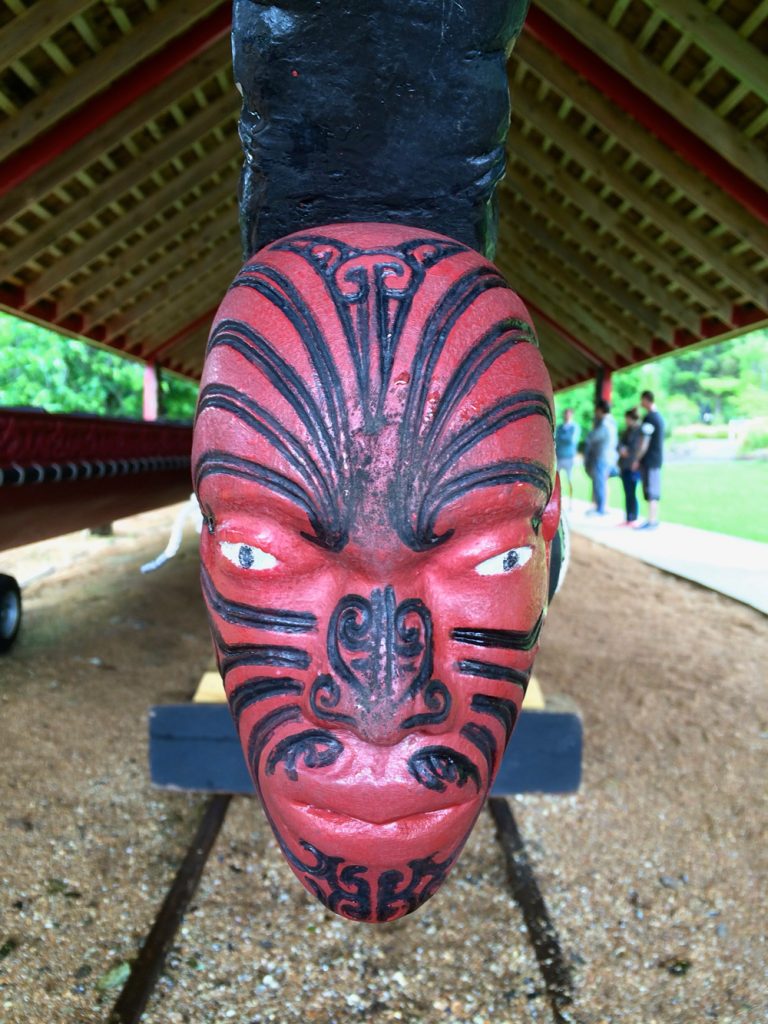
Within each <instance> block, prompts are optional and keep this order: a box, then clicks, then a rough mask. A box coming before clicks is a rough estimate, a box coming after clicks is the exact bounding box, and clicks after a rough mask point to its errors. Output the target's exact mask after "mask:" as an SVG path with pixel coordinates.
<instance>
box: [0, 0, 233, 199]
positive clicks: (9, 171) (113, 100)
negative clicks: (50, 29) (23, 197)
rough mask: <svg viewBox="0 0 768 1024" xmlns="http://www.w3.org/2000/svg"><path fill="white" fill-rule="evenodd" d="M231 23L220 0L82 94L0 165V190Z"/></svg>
mask: <svg viewBox="0 0 768 1024" xmlns="http://www.w3.org/2000/svg"><path fill="white" fill-rule="evenodd" d="M231 25H232V4H231V2H230V0H227V3H223V4H221V5H220V6H219V7H217V8H216V10H215V11H213V12H212V13H211V14H209V15H208V17H206V18H203V19H202V20H201V21H199V22H197V24H195V25H193V26H192V28H190V29H188V31H187V32H185V33H184V35H181V36H178V37H177V38H176V39H173V40H172V41H171V42H170V43H168V45H167V46H166V47H164V48H163V49H162V50H161V51H160V52H159V53H156V54H154V55H153V56H152V57H149V58H148V59H147V60H145V61H143V62H142V63H141V64H139V65H137V67H135V68H134V69H133V71H130V72H128V74H127V75H124V76H123V77H122V78H120V79H119V80H118V81H117V82H113V83H112V84H111V85H110V86H109V87H108V88H107V89H106V90H105V91H104V92H103V93H101V94H100V95H98V96H96V97H95V98H93V99H91V100H87V101H86V102H85V103H83V105H82V106H80V107H78V108H77V110H75V111H74V113H72V114H69V115H68V116H67V117H65V118H63V119H62V120H61V121H59V122H57V123H56V124H55V125H54V126H53V127H52V128H50V129H48V131H46V132H44V133H43V134H42V135H40V136H38V138H36V139H35V140H34V142H31V143H30V144H29V145H28V146H25V147H24V149H22V150H20V151H19V152H18V153H14V155H13V156H11V157H9V158H8V159H7V160H6V161H5V162H4V163H3V164H2V165H0V196H2V195H5V194H6V193H7V192H10V190H11V189H13V188H16V187H17V186H18V185H20V184H21V183H22V182H23V181H26V179H27V178H29V177H30V176H31V175H32V174H34V173H35V172H36V171H39V170H40V168H41V167H45V165H46V164H49V163H50V162H51V161H52V160H55V159H56V157H57V156H59V155H60V154H61V153H63V152H64V150H66V149H70V148H71V147H72V146H74V145H76V144H77V143H78V142H81V141H82V140H83V139H84V138H85V137H86V136H87V135H89V134H90V133H91V132H92V131H95V129H96V128H99V127H100V126H101V125H102V124H105V123H106V122H107V121H109V120H111V119H112V118H113V117H116V116H117V115H118V114H119V113H120V112H121V111H122V110H125V108H126V107H129V106H130V105H131V103H134V102H135V101H136V100H137V99H139V97H141V96H144V95H145V94H146V93H148V92H150V91H151V90H152V89H154V88H155V86H157V85H159V84H160V83H161V82H163V81H165V79H166V78H168V77H170V75H172V74H173V73H174V72H175V71H178V70H179V68H181V67H183V66H184V65H185V64H187V63H188V62H189V61H190V60H193V59H194V58H195V57H197V56H198V55H199V54H200V53H202V52H203V51H204V50H207V49H208V47H209V46H211V45H212V44H213V43H215V42H216V41H217V40H218V39H220V38H221V37H222V36H223V35H225V34H226V33H227V32H229V30H230V28H231Z"/></svg>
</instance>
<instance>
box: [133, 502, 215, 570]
mask: <svg viewBox="0 0 768 1024" xmlns="http://www.w3.org/2000/svg"><path fill="white" fill-rule="evenodd" d="M187 516H192V517H193V519H194V521H195V529H196V530H197V532H198V533H200V531H201V529H202V527H203V515H202V513H201V511H200V506H199V505H198V503H197V495H195V494H192V495H190V498H189V501H187V502H185V504H184V505H182V507H181V508H180V509H179V511H178V513H177V515H176V518H175V520H174V522H173V527H172V528H171V536H170V537H169V538H168V543H167V544H166V546H165V551H163V553H162V554H160V555H158V556H157V558H153V559H152V561H151V562H145V563H144V565H142V566H141V569H140V572H154V570H155V569H159V568H160V566H161V565H165V563H166V562H167V561H169V560H170V559H171V558H173V556H174V555H175V554H176V552H177V551H178V550H179V548H180V547H181V539H182V537H183V536H184V525H185V523H186V521H187Z"/></svg>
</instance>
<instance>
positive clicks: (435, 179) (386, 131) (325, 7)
mask: <svg viewBox="0 0 768 1024" xmlns="http://www.w3.org/2000/svg"><path fill="white" fill-rule="evenodd" d="M527 7H528V0H463V2H462V3H461V4H459V3H454V2H448V0H282V2H280V3H265V2H261V0H234V22H233V53H234V71H235V81H236V82H237V84H238V88H239V89H240V91H241V93H242V96H243V109H242V115H241V120H240V134H241V138H242V142H243V149H244V152H245V162H244V167H243V174H242V179H241V207H240V222H241V232H242V243H243V249H244V251H245V255H246V256H248V255H250V254H251V253H252V252H254V251H255V250H256V249H258V248H260V247H261V246H263V245H266V244H268V243H269V242H271V241H274V239H276V238H279V237H281V236H283V235H286V234H289V233H291V232H293V231H298V230H301V229H304V228H309V227H312V228H315V227H317V226H318V225H321V224H328V223H332V222H349V221H389V222H392V221H394V222H396V223H400V224H406V225H412V226H415V227H420V228H425V229H427V230H429V231H437V232H440V233H441V234H446V235H450V236H452V237H453V238H456V239H458V240H459V241H462V242H464V243H466V244H467V245H470V246H472V247H473V248H474V249H477V250H478V251H480V252H481V253H483V254H484V255H486V256H488V257H492V256H493V250H494V247H495V241H496V222H497V215H496V203H495V196H494V190H495V186H496V184H497V182H498V181H499V179H500V177H501V175H502V174H503V172H504V142H505V138H506V134H507V127H508V123H509V97H508V91H507V74H506V61H507V57H508V55H509V52H510V50H511V49H512V45H513V44H514V41H515V39H516V38H517V36H518V34H519V32H520V29H521V28H522V24H523V21H524V18H525V14H526V11H527Z"/></svg>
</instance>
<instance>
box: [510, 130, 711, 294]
mask: <svg viewBox="0 0 768 1024" xmlns="http://www.w3.org/2000/svg"><path fill="white" fill-rule="evenodd" d="M510 146H511V148H512V150H513V152H514V153H515V154H516V155H518V156H519V158H520V160H521V161H522V162H523V163H525V164H526V166H527V167H529V168H530V169H532V170H533V171H535V172H536V173H537V174H539V175H540V176H541V177H542V178H543V179H544V180H545V181H546V182H547V183H548V184H550V185H552V186H554V187H555V188H556V189H557V190H558V191H559V192H560V193H561V194H562V195H564V196H566V197H567V198H568V199H569V200H570V201H571V202H572V203H573V204H574V205H575V206H577V207H579V208H580V209H581V211H582V212H583V213H584V214H586V215H587V216H589V217H591V218H592V219H593V220H595V221H597V223H598V224H600V226H601V228H602V229H603V230H605V231H610V232H611V234H613V235H614V236H615V237H616V238H618V239H619V241H620V242H622V244H624V245H626V246H628V248H630V249H633V250H634V251H635V253H636V254H637V255H638V256H639V257H640V258H642V259H645V260H647V262H648V263H650V265H651V266H652V267H653V268H654V269H655V270H656V271H657V272H658V273H660V274H664V276H665V277H667V278H668V280H669V281H670V283H671V284H673V285H675V286H677V287H678V288H680V289H681V290H682V291H685V292H687V293H688V296H689V298H691V299H693V300H695V301H696V302H698V303H699V304H700V305H701V306H702V307H703V308H704V309H705V310H706V311H707V312H715V313H719V314H725V313H727V312H728V311H729V310H730V302H729V300H728V299H727V298H726V297H725V296H721V295H718V294H717V292H715V291H713V289H712V288H711V287H710V286H708V285H706V284H705V282H703V281H699V280H698V279H697V278H696V277H695V276H694V275H693V274H691V273H690V272H689V271H688V270H687V269H686V268H684V267H681V266H680V264H679V263H678V262H677V261H676V260H675V259H674V258H673V257H672V256H670V255H669V253H667V252H666V251H665V250H664V249H662V248H661V247H660V246H658V245H656V244H655V243H654V242H653V241H652V240H651V239H650V238H648V237H647V236H646V235H644V234H643V232H642V231H641V230H640V229H639V228H637V227H635V226H634V225H633V224H632V223H630V221H629V220H628V219H627V217H626V215H625V214H624V213H622V212H620V211H619V210H616V209H615V208H614V207H612V206H610V205H609V204H608V203H607V202H605V200H604V199H602V198H601V197H600V196H599V195H597V194H596V193H595V192H593V191H592V190H591V189H589V188H587V186H586V185H584V184H582V182H581V181H579V180H578V178H576V177H575V175H573V174H571V173H570V172H568V171H566V170H565V169H564V168H562V167H560V165H559V164H557V163H555V162H554V161H553V160H552V159H551V157H549V156H546V155H545V154H544V153H543V152H542V151H541V150H540V149H539V148H538V147H537V146H534V145H533V144H532V143H531V142H530V141H529V140H527V139H526V138H525V136H523V135H522V133H517V134H516V133H512V134H511V136H510Z"/></svg>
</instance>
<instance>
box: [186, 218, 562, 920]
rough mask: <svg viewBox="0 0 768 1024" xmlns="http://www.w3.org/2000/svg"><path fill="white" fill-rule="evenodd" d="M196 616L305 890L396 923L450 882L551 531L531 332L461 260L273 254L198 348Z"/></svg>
mask: <svg viewBox="0 0 768 1024" xmlns="http://www.w3.org/2000/svg"><path fill="white" fill-rule="evenodd" d="M193 462H194V477H195V487H196V491H197V494H198V497H199V500H200V504H201V508H202V510H203V514H204V517H205V523H206V528H205V529H204V530H203V535H202V541H201V557H202V563H203V571H202V583H203V595H204V598H205V601H206V605H207V608H208V612H209V617H210V622H211V628H212V633H213V638H214V644H215V648H216V653H217V657H218V661H219V667H220V669H221V672H222V675H223V677H224V680H225V687H226V691H227V696H228V699H229V702H230V707H231V710H232V714H233V717H234V719H235V722H236V724H237V727H238V731H239V734H240V737H241V741H242V746H243V751H244V754H245V757H246V760H247V763H248V765H249V768H250V770H251V774H252V776H253V779H254V782H255V785H256V788H257V791H258V792H259V795H260V796H261V798H262V801H263V803H264V806H265V810H266V812H267V816H268V818H269V820H270V823H271V825H272V827H273V829H274V831H275V835H276V837H277V839H278V842H279V843H280V845H281V848H282V850H283V852H284V854H285V856H286V858H287V860H288V862H289V864H290V865H291V867H292V869H293V870H294V872H295V873H296V875H297V876H298V877H299V878H300V880H301V881H302V883H303V884H304V885H305V886H306V887H307V888H308V889H309V891H310V892H312V893H313V894H314V895H316V896H317V897H318V898H319V899H321V900H322V901H323V902H324V903H325V904H326V905H327V906H328V907H330V908H331V909H332V910H334V911H336V912H338V913H340V914H343V915H344V916H347V917H351V918H354V919H357V920H370V921H377V920H389V919H391V918H393V917H397V916H400V915H401V914H404V913H408V912H410V911H412V910H414V909H415V908H416V907H418V906H419V905H420V904H421V903H422V902H423V901H424V900H425V899H427V898H429V897H430V896H431V895H432V894H433V893H434V892H435V891H436V889H437V888H438V887H439V886H440V885H441V884H442V882H443V881H444V879H445V877H446V874H447V873H448V871H449V870H450V867H451V865H452V864H453V863H454V862H455V860H456V857H457V856H458V854H459V852H460V850H461V848H462V846H463V844H464V842H465V841H466V838H467V836H468V835H469V832H470V830H471V828H472V825H473V823H474V821H475V819H476V817H477V815H478V813H479V811H480V809H481V807H482V804H483V801H484V800H485V797H486V795H487V793H488V790H489V788H490V786H491V784H492V781H493V778H494V775H495V772H496V770H497V769H498V766H499V763H500V760H501V757H502V755H503V751H504V747H505V745H506V743H507V741H508V739H509V736H510V734H511V732H512V730H513V728H514V724H515V720H516V717H517V713H518V710H519V707H520V704H521V702H522V697H523V694H524V692H525V686H526V685H527V682H528V678H529V675H530V670H531V665H532V662H533V656H534V654H535V651H536V648H537V645H538V640H539V633H540V630H541V626H542V623H543V619H544V613H545V610H546V598H547V575H548V560H549V546H550V542H551V540H552V537H553V536H554V533H555V530H556V529H557V523H558V515H559V496H558V492H557V490H556V489H555V488H554V486H553V481H554V474H553V442H552V398H551V389H550V385H549V381H548V378H547V374H546V371H545V369H544V365H543V362H542V360H541V357H540V355H539V353H538V350H537V348H536V339H535V335H534V332H533V329H532V327H531V324H530V320H529V318H528V315H527V313H526V311H525V309H524V307H523V305H522V303H521V302H520V300H519V299H518V297H517V296H516V295H515V294H514V292H512V291H511V290H510V289H509V288H508V286H507V285H506V283H505V282H504V280H503V278H502V277H501V275H500V274H499V273H498V271H496V269H495V268H494V267H493V266H492V265H491V264H489V263H488V262H487V261H485V260H484V259H482V258H481V257H480V256H478V254H477V253H475V252H473V251H472V250H470V249H468V248H466V247H465V246H463V245H461V244H460V243H458V242H454V241H453V240H451V239H447V238H444V237H440V236H435V235H425V234H424V233H422V232H418V231H416V230H413V229H408V228H401V227H395V226H392V225H381V224H378V225H377V224H372V225H371V224H369V225H332V226H329V227H326V228H321V229H318V230H317V231H316V232H312V233H305V234H300V235H293V236H290V237H288V238H285V239H281V240H280V241H279V242H276V243H274V244H272V245H270V246H269V247H267V248H266V249H265V250H263V251H262V252H260V253H257V254H256V255H255V256H254V257H253V258H252V259H251V260H250V261H249V262H248V263H247V264H246V265H245V266H244V267H243V268H242V270H241V271H240V273H239V274H238V276H237V278H236V280H235V282H234V284H233V286H232V288H231V290H230V291H229V292H228V294H227V296H226V298H225V299H224V301H223V303H222V305H221V308H220V310H219V313H218V314H217V317H216V321H215V323H214V327H213V330H212V333H211V337H210V341H209V345H208V354H207V360H206V368H205V373H204V377H203V382H202V390H201V394H200V401H199V405H198V413H197V422H196V427H195V443H194V452H193Z"/></svg>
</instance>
